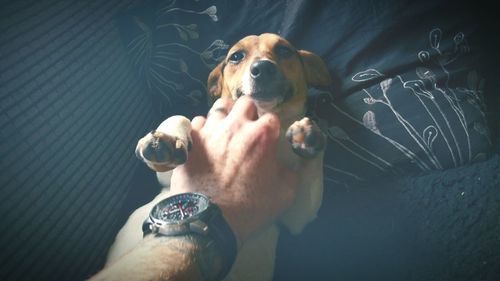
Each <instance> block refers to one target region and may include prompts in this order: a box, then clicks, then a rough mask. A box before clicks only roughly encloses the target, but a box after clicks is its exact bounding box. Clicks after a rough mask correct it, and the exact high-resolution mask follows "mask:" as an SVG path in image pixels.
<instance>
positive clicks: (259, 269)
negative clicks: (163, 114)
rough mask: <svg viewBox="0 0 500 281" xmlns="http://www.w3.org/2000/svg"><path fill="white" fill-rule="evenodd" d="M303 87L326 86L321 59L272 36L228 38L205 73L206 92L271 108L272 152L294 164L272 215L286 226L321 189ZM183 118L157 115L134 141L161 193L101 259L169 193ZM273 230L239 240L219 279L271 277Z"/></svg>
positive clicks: (134, 239) (128, 245) (298, 221)
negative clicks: (289, 196) (290, 196)
mask: <svg viewBox="0 0 500 281" xmlns="http://www.w3.org/2000/svg"><path fill="white" fill-rule="evenodd" d="M308 87H319V88H330V87H331V77H330V75H329V73H328V69H327V68H326V66H325V64H324V63H323V61H322V60H321V58H320V57H319V56H317V55H315V54H313V53H310V52H307V51H304V50H296V49H295V48H294V47H293V46H292V45H291V44H290V43H289V42H288V41H286V40H285V39H283V38H281V37H280V36H278V35H275V34H270V33H265V34H262V35H260V36H255V35H252V36H248V37H245V38H243V39H242V40H240V41H239V42H238V43H236V44H235V45H234V46H233V47H232V48H231V49H230V50H229V52H228V55H227V57H226V59H225V60H224V61H223V62H221V63H220V64H219V65H218V66H217V67H216V68H215V69H214V70H213V71H212V72H211V73H210V76H209V78H208V91H209V94H210V95H211V97H212V98H213V99H215V98H219V97H221V98H231V99H237V98H238V97H240V96H242V95H248V96H250V97H251V98H252V99H253V100H254V102H255V105H256V106H257V109H258V113H259V115H260V114H263V113H265V112H274V113H276V114H277V115H278V116H279V118H280V120H281V128H283V129H282V130H283V131H282V132H281V135H282V137H281V140H280V144H279V146H278V147H279V151H278V152H277V153H278V157H279V159H280V160H281V161H283V162H284V163H286V164H287V165H289V166H290V167H291V168H292V169H298V167H300V172H299V173H300V175H299V185H300V186H299V192H298V194H297V199H296V202H295V203H294V204H293V206H292V207H291V208H290V209H289V210H288V211H287V213H286V214H285V215H284V216H283V217H281V218H280V220H281V222H282V223H283V224H284V225H286V226H287V227H288V228H289V230H290V231H291V232H292V233H294V234H297V233H300V232H301V231H302V229H303V228H304V226H305V225H306V224H307V223H309V222H310V221H312V220H313V219H314V218H315V217H316V213H317V211H318V209H319V207H320V205H321V200H322V194H323V168H322V165H323V149H324V146H325V137H324V135H323V134H322V132H321V131H320V130H319V128H318V127H317V126H316V125H315V124H313V122H312V121H310V120H309V119H308V118H307V117H304V115H305V110H306V108H305V105H306V100H307V89H308ZM190 132H191V124H190V121H189V120H188V119H186V118H185V117H182V116H173V117H170V118H168V119H167V120H165V121H164V122H163V123H162V124H160V126H159V127H158V128H157V129H156V130H155V131H153V132H151V133H149V134H147V135H146V136H145V137H144V138H142V139H141V140H139V142H138V144H137V148H136V154H137V156H138V157H139V158H140V159H142V160H143V161H144V162H145V163H146V164H147V165H148V166H149V167H150V168H151V169H153V170H155V171H157V175H158V179H159V181H160V183H161V184H162V185H163V186H165V188H164V189H163V190H162V192H161V193H160V194H159V195H158V196H157V197H156V198H154V199H153V200H152V201H151V202H150V203H148V204H146V205H144V206H142V207H140V208H139V209H137V210H136V211H135V212H134V213H133V214H132V215H131V216H130V218H129V220H128V221H127V223H126V224H125V226H124V227H123V228H122V229H121V230H120V232H119V233H118V235H117V237H116V240H115V243H114V245H113V246H112V248H111V250H110V253H109V255H108V260H107V264H110V263H112V262H113V261H114V260H116V259H118V258H119V257H120V256H122V255H123V254H125V253H126V252H128V251H129V250H131V249H132V248H134V247H135V246H136V245H137V244H138V243H139V242H140V241H141V240H142V223H143V221H144V219H145V218H146V217H147V216H148V214H149V212H150V210H151V208H152V206H153V205H154V204H156V203H157V202H159V201H161V200H162V199H164V198H166V197H168V196H169V188H168V187H169V182H170V172H169V170H171V169H173V168H175V167H176V166H177V165H180V164H182V163H184V162H185V161H186V159H187V157H188V150H189V146H190V145H191V137H190ZM278 235H279V231H278V227H277V226H276V225H273V226H271V227H269V228H268V229H267V230H265V231H264V232H262V233H260V234H259V235H256V236H255V237H252V238H251V239H250V240H249V241H247V242H246V243H245V244H244V245H243V247H242V248H241V249H240V251H239V253H238V257H237V260H236V262H235V264H234V266H233V268H232V270H231V272H230V273H229V275H228V276H227V278H226V280H271V279H272V276H273V269H274V259H275V248H276V244H277V239H278Z"/></svg>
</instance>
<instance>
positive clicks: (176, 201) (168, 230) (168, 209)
mask: <svg viewBox="0 0 500 281" xmlns="http://www.w3.org/2000/svg"><path fill="white" fill-rule="evenodd" d="M142 232H143V234H144V236H146V235H148V234H155V235H163V236H179V235H186V234H191V233H197V234H201V235H204V236H207V237H209V238H211V239H213V241H214V242H215V245H216V247H217V249H219V250H220V251H221V253H222V256H223V258H224V270H223V272H222V276H226V275H227V273H228V272H229V270H230V269H231V267H232V265H233V263H234V260H235V259H236V252H237V244H236V236H235V235H234V233H233V231H232V230H231V227H230V226H229V225H228V223H227V222H226V221H225V220H224V217H223V216H222V211H221V209H220V208H219V207H218V206H217V205H215V204H214V203H212V202H211V201H210V199H209V198H208V197H207V196H205V195H203V194H201V193H191V192H188V193H181V194H177V195H173V196H171V197H168V198H166V199H163V200H162V201H160V202H159V203H158V204H156V205H155V206H154V207H153V208H152V209H151V212H150V213H149V216H148V218H146V220H145V221H144V223H143V225H142Z"/></svg>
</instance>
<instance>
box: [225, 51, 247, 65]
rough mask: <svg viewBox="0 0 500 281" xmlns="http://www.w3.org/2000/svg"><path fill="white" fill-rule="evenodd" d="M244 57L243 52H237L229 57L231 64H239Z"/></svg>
mask: <svg viewBox="0 0 500 281" xmlns="http://www.w3.org/2000/svg"><path fill="white" fill-rule="evenodd" d="M244 57H245V53H244V52H243V51H236V52H234V53H232V54H231V55H230V56H229V62H231V63H239V62H240V61H241V60H242V59H243V58H244Z"/></svg>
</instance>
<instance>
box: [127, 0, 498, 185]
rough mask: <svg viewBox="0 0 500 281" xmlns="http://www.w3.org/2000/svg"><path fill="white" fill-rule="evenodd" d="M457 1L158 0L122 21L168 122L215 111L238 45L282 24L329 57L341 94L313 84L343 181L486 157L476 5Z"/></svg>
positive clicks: (295, 39)
mask: <svg viewBox="0 0 500 281" xmlns="http://www.w3.org/2000/svg"><path fill="white" fill-rule="evenodd" d="M451 7H452V8H450V6H449V3H446V1H441V2H436V3H427V2H425V3H411V1H408V2H404V1H381V2H380V3H379V2H377V3H371V5H370V6H366V5H364V4H362V1H361V2H360V3H358V2H356V1H354V2H348V3H347V2H345V1H325V2H314V3H313V2H311V1H293V2H290V1H259V2H258V3H255V2H253V1H241V2H240V1H238V2H235V1H227V2H226V1H203V2H198V1H182V2H181V1H167V2H164V1H147V2H145V3H141V4H139V6H138V7H134V8H133V9H129V10H128V11H127V12H125V13H124V14H123V15H122V17H121V19H120V21H119V23H120V27H121V30H122V33H123V38H124V41H125V44H126V46H127V48H128V49H129V53H130V59H131V60H132V63H133V64H134V65H135V67H136V69H137V73H138V75H140V76H141V78H142V79H143V80H144V83H145V85H146V86H147V88H148V89H149V91H150V93H151V94H152V95H153V96H154V97H155V99H156V101H157V102H156V104H157V105H158V110H159V112H160V114H161V117H160V119H164V118H165V117H166V116H167V115H173V114H183V115H187V116H193V115H197V114H205V113H206V111H207V100H206V94H205V93H206V85H205V84H206V77H207V76H208V73H209V71H210V70H211V69H212V68H213V67H214V66H215V65H216V64H217V63H218V61H220V60H221V59H222V58H223V57H224V55H225V52H226V51H227V49H228V47H229V46H230V45H231V44H232V43H234V42H236V41H237V40H239V39H240V38H242V37H244V36H246V35H248V34H260V33H263V32H274V33H278V34H280V35H282V36H283V37H285V38H287V39H289V40H290V41H291V42H292V44H294V45H295V46H297V47H298V48H301V49H306V50H310V51H313V52H315V53H317V54H319V55H320V56H322V57H323V59H324V60H325V62H326V63H327V65H328V67H329V69H330V71H331V73H332V75H333V76H334V80H335V81H336V84H335V88H336V90H335V92H334V93H321V92H318V91H316V90H314V89H311V93H310V94H311V100H312V102H311V106H310V108H309V110H310V114H311V115H312V116H313V117H316V118H317V119H322V121H321V123H322V126H323V129H324V131H325V133H326V134H327V136H328V149H327V154H326V158H325V175H326V180H330V181H333V182H336V183H341V184H351V183H355V182H359V181H369V180H372V179H377V178H378V177H380V176H384V177H392V176H402V175H409V174H415V173H425V172H428V171H432V170H442V169H447V168H451V167H457V166H460V165H464V164H466V163H470V162H474V161H480V160H484V159H485V158H486V157H487V155H488V151H489V147H490V144H491V141H490V137H489V127H488V124H487V122H486V118H485V105H484V103H483V85H484V80H483V78H482V74H481V72H480V68H479V67H480V65H479V56H478V54H479V50H478V49H477V47H478V46H477V44H476V43H477V42H476V41H477V40H476V38H477V37H478V31H479V29H478V27H477V26H475V25H474V24H472V23H473V22H474V21H473V20H472V21H471V19H474V17H472V16H470V15H471V14H473V13H472V12H471V10H468V9H462V8H461V7H460V6H459V5H453V6H451Z"/></svg>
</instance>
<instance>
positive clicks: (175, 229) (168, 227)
mask: <svg viewBox="0 0 500 281" xmlns="http://www.w3.org/2000/svg"><path fill="white" fill-rule="evenodd" d="M184 196H196V197H198V198H199V199H202V200H204V203H205V208H204V209H201V210H198V211H197V213H196V214H194V215H192V216H189V217H187V218H185V219H181V220H165V219H162V218H158V217H157V216H156V215H157V214H158V212H159V209H161V208H164V207H165V206H166V205H168V204H171V203H172V202H173V201H176V200H178V198H179V197H184ZM216 210H218V208H216V207H215V205H213V204H212V203H211V202H210V199H209V198H208V197H207V196H205V195H204V194H201V193H196V192H187V193H180V194H176V195H172V196H170V197H168V198H165V199H163V200H161V201H160V202H158V203H157V204H155V205H154V206H153V208H152V209H151V211H150V213H149V217H148V219H147V220H146V221H145V222H144V225H143V231H145V232H151V233H154V234H163V235H182V234H185V233H189V232H195V233H200V234H207V232H208V226H207V225H206V224H205V223H204V221H205V220H206V219H208V217H209V216H212V215H214V211H216ZM145 228H146V229H145ZM147 228H149V229H147ZM148 230H149V231H148ZM145 234H146V233H145Z"/></svg>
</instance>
